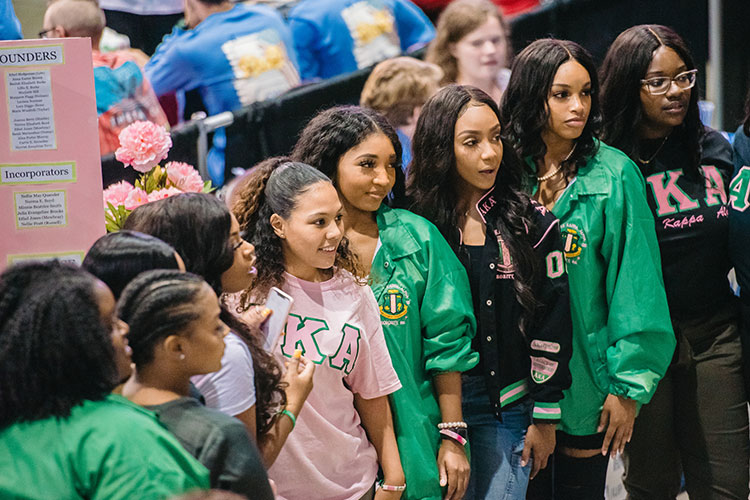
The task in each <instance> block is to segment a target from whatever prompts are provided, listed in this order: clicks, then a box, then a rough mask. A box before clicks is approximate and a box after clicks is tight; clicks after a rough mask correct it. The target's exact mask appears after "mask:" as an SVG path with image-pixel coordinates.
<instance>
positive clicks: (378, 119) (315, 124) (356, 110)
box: [292, 106, 406, 207]
mask: <svg viewBox="0 0 750 500" xmlns="http://www.w3.org/2000/svg"><path fill="white" fill-rule="evenodd" d="M377 133H382V134H383V135H385V136H386V137H387V138H388V140H389V141H390V142H391V145H392V146H393V150H394V151H395V152H396V182H395V184H394V185H393V189H392V193H393V202H392V203H390V205H391V206H394V207H402V206H403V205H404V204H405V195H404V193H405V190H406V187H405V184H406V179H405V177H404V172H403V170H402V168H401V154H402V148H401V141H399V139H398V134H396V130H395V129H394V128H393V126H392V125H391V124H390V123H389V122H388V120H387V119H386V118H385V116H383V115H382V114H380V113H379V112H377V111H375V110H374V109H370V108H363V107H359V106H336V107H333V108H330V109H327V110H325V111H321V112H320V113H318V114H317V115H316V116H315V117H314V118H313V119H312V120H310V122H309V123H308V124H307V125H306V126H305V128H304V129H303V130H302V132H301V133H300V137H299V140H298V141H297V144H295V145H294V149H293V150H292V160H294V161H298V162H302V163H307V164H308V165H311V166H313V167H315V168H317V169H318V170H320V171H321V172H323V173H324V174H326V175H327V176H328V178H329V179H331V181H332V182H333V184H334V186H335V185H336V183H337V180H336V175H337V172H338V166H339V160H341V157H342V156H344V155H345V154H346V153H347V151H349V150H350V149H352V148H355V147H357V146H358V145H359V144H360V143H362V142H363V141H365V140H366V139H367V138H368V137H370V136H371V135H372V134H377Z"/></svg>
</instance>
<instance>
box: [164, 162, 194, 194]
mask: <svg viewBox="0 0 750 500" xmlns="http://www.w3.org/2000/svg"><path fill="white" fill-rule="evenodd" d="M164 168H166V169H167V178H168V179H169V182H170V183H172V185H173V186H174V187H176V188H178V189H180V190H182V191H184V192H186V193H200V192H201V191H203V179H202V178H201V174H199V173H198V171H197V170H196V169H195V168H193V166H192V165H188V164H187V163H182V162H179V161H170V162H169V163H167V164H166V165H164Z"/></svg>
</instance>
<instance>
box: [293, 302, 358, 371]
mask: <svg viewBox="0 0 750 500" xmlns="http://www.w3.org/2000/svg"><path fill="white" fill-rule="evenodd" d="M319 336H324V337H327V338H326V339H323V338H318V337H319ZM282 338H283V340H282V342H281V353H282V354H283V355H284V356H286V357H287V358H291V357H292V356H293V355H294V351H295V350H296V349H300V350H301V351H302V355H303V356H305V357H306V358H307V359H308V360H310V361H312V362H313V363H315V364H317V365H319V364H322V363H323V362H325V361H328V366H330V367H331V368H334V369H336V370H341V371H343V372H345V373H347V374H348V373H351V371H352V369H353V368H354V365H355V364H356V363H357V357H358V356H359V343H360V340H361V338H362V333H361V331H360V329H359V328H357V327H356V326H353V325H350V324H348V323H344V325H343V326H342V327H341V331H340V332H338V333H336V332H333V331H332V330H330V329H329V328H328V323H327V322H326V321H325V320H324V319H318V318H310V317H305V318H303V317H301V316H299V315H297V314H293V313H290V314H289V319H287V323H286V328H285V329H284V336H283V337H282ZM336 340H338V345H337V346H336V347H335V348H333V346H334V345H335V341H336ZM324 344H325V345H324ZM332 348H333V349H332ZM324 352H327V353H328V355H326V354H323V353H324ZM331 352H333V354H331Z"/></svg>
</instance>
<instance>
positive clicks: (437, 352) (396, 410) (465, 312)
mask: <svg viewBox="0 0 750 500" xmlns="http://www.w3.org/2000/svg"><path fill="white" fill-rule="evenodd" d="M377 223H378V230H379V232H380V242H381V246H380V248H379V249H378V251H377V253H376V254H375V259H374V260H373V263H372V270H371V271H370V279H371V285H370V286H371V288H372V291H373V293H374V294H375V298H376V299H377V301H378V305H379V309H380V320H381V323H382V325H383V333H384V334H385V340H386V344H387V345H388V351H389V352H390V355H391V360H392V362H393V368H395V370H396V373H397V374H398V378H399V380H400V381H401V389H399V390H398V391H396V392H395V393H393V394H391V395H390V399H391V405H392V409H393V420H394V427H395V431H396V439H397V441H398V449H399V453H400V454H401V464H402V466H403V468H404V474H405V476H406V484H407V487H406V491H405V492H404V495H403V497H402V498H404V499H430V500H440V499H442V492H441V487H440V484H439V478H438V469H437V453H438V449H439V447H440V434H439V433H438V428H437V424H438V423H440V421H441V415H440V408H439V406H438V402H437V397H436V393H435V389H434V387H433V384H432V376H433V375H435V374H438V373H441V372H453V371H455V372H464V371H467V370H470V369H471V368H473V367H474V366H476V364H477V362H478V361H479V354H477V353H476V352H474V351H473V350H472V349H471V339H472V338H473V337H474V333H475V330H476V320H475V319H474V308H473V305H472V302H471V290H470V288H469V279H468V277H467V276H466V271H465V270H464V267H463V266H462V265H461V263H460V262H459V261H458V258H457V257H456V255H455V254H454V253H453V250H452V249H451V248H450V246H449V245H448V243H447V242H446V241H445V239H443V236H442V235H441V234H440V231H438V229H437V228H436V227H435V226H434V225H433V224H432V223H431V222H429V221H427V220H426V219H424V218H422V217H420V216H418V215H415V214H413V213H411V212H408V211H406V210H400V209H393V208H389V207H387V206H386V205H381V207H380V209H379V210H378V212H377Z"/></svg>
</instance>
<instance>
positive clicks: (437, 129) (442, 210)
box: [407, 85, 539, 333]
mask: <svg viewBox="0 0 750 500" xmlns="http://www.w3.org/2000/svg"><path fill="white" fill-rule="evenodd" d="M472 104H474V105H484V106H487V107H488V108H490V109H491V110H492V112H493V113H494V114H495V115H496V116H497V117H498V121H500V112H499V111H498V109H497V105H496V104H495V101H494V100H493V99H492V98H491V97H490V96H489V95H487V94H486V93H485V92H483V91H482V90H480V89H478V88H476V87H470V86H463V85H449V86H448V87H445V88H443V89H442V90H441V91H439V92H438V93H437V94H435V95H434V96H433V97H432V98H431V99H430V100H429V101H427V103H426V104H425V105H424V107H423V108H422V113H421V114H420V116H419V120H418V121H417V128H416V131H415V133H414V144H413V147H414V160H413V162H412V165H411V169H410V174H409V181H408V183H407V194H408V195H409V196H411V197H412V198H413V200H414V203H413V205H412V207H411V208H412V210H413V211H414V212H415V213H417V214H419V215H421V216H423V217H425V218H426V219H428V220H430V221H431V222H432V223H433V224H435V225H436V226H437V228H438V229H439V230H440V232H441V233H442V235H443V237H445V239H446V240H447V241H448V243H449V244H450V246H451V248H453V251H454V252H455V253H456V255H458V257H459V259H461V260H462V261H463V262H466V261H467V259H468V255H467V254H466V250H465V249H462V247H461V236H460V229H459V226H460V216H461V213H460V209H459V199H460V196H459V193H458V189H457V186H458V182H457V181H458V172H457V170H456V153H455V149H454V134H455V128H456V122H457V121H458V118H459V117H460V116H461V114H462V113H463V112H464V110H465V109H466V107H467V106H470V105H472ZM495 193H496V194H497V196H496V197H495V199H496V200H497V202H498V205H499V206H498V207H497V209H496V211H497V213H498V215H499V227H497V230H498V231H499V232H500V236H501V237H502V239H503V241H504V242H505V243H506V245H507V246H508V250H509V251H510V254H511V257H512V258H513V262H514V263H515V266H516V279H515V281H514V287H515V291H516V300H517V301H518V303H519V304H520V305H521V307H522V309H523V313H522V314H521V317H520V318H519V325H518V326H519V328H520V330H521V332H522V333H525V332H526V326H527V325H528V324H530V322H531V321H532V320H533V313H534V311H535V309H536V307H537V306H538V303H537V301H536V299H535V297H534V293H533V288H534V284H535V282H536V279H537V275H538V274H539V273H537V269H536V267H537V266H536V263H535V259H534V249H533V246H532V242H531V241H530V237H529V235H528V231H527V228H530V227H532V224H533V223H532V220H531V218H532V217H533V210H534V208H533V206H532V204H531V200H530V199H529V197H528V196H527V195H526V194H524V192H523V191H522V169H521V165H520V162H519V160H518V157H517V156H516V155H515V154H514V152H513V149H512V148H510V147H508V146H507V145H506V144H504V153H503V157H502V161H501V163H500V170H499V172H498V174H497V178H496V179H495Z"/></svg>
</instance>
